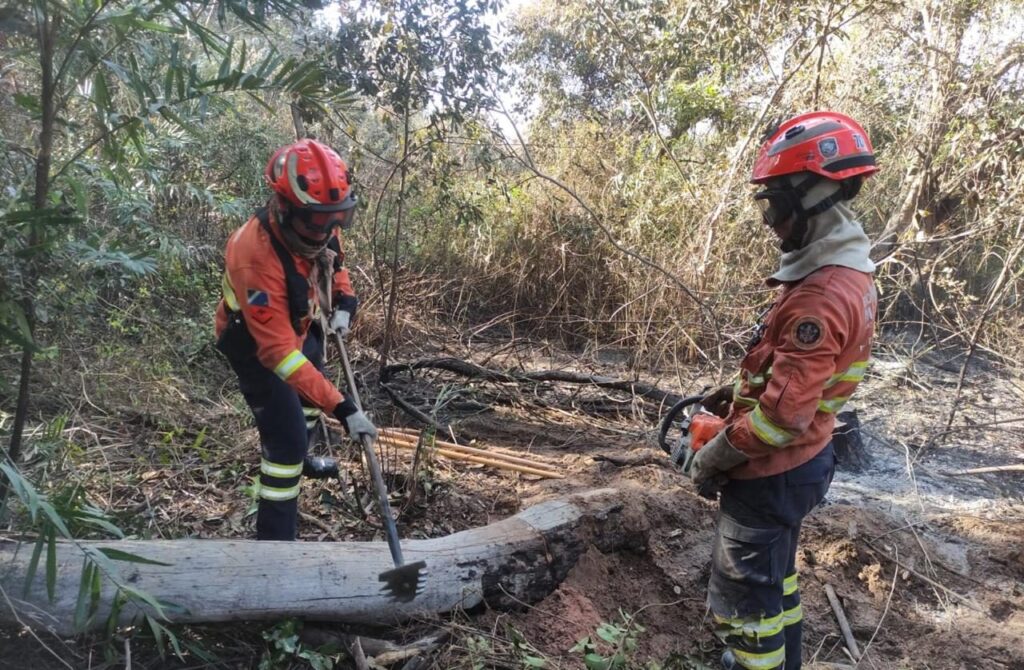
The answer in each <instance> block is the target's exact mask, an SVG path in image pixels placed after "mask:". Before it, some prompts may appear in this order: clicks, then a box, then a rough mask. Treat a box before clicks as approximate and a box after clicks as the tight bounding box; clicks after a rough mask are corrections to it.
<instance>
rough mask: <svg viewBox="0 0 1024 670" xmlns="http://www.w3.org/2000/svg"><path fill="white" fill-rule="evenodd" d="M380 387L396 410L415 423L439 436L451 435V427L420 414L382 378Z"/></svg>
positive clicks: (422, 413)
mask: <svg viewBox="0 0 1024 670" xmlns="http://www.w3.org/2000/svg"><path fill="white" fill-rule="evenodd" d="M388 367H394V366H388ZM380 387H381V388H382V389H384V392H385V393H387V394H388V397H389V398H391V402H393V403H395V406H396V407H398V409H400V410H402V411H403V412H405V413H406V414H408V415H409V416H411V417H412V418H414V419H416V420H417V421H419V422H420V423H422V424H423V425H424V426H431V427H433V428H434V429H435V430H437V432H439V433H441V434H444V435H452V434H453V433H452V429H451V426H448V425H446V424H440V423H438V422H437V421H435V420H434V419H433V417H431V416H429V415H428V414H426V413H425V412H422V411H420V410H419V409H417V408H416V407H415V406H414V405H413V404H412V403H410V402H409V401H408V400H406V399H405V398H403V397H402V396H400V395H398V392H397V391H395V390H394V389H393V388H391V387H390V386H388V385H387V384H385V383H384V381H383V378H382V380H381V382H380Z"/></svg>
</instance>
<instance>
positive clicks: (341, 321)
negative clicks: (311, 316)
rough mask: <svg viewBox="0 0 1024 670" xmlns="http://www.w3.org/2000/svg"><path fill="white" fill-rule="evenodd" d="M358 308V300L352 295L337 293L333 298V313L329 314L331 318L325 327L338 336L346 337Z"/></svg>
mask: <svg viewBox="0 0 1024 670" xmlns="http://www.w3.org/2000/svg"><path fill="white" fill-rule="evenodd" d="M358 306H359V300H358V299H356V297H355V296H354V295H345V294H343V293H339V294H338V295H336V296H335V298H334V311H333V312H331V318H330V319H328V320H327V325H328V326H330V328H331V330H333V331H334V332H336V333H337V334H338V335H341V336H342V337H348V332H349V330H351V328H352V322H353V321H355V318H356V308H357V307H358Z"/></svg>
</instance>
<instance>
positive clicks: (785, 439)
mask: <svg viewBox="0 0 1024 670" xmlns="http://www.w3.org/2000/svg"><path fill="white" fill-rule="evenodd" d="M750 426H751V428H753V430H754V435H757V437H758V439H759V440H761V441H762V442H764V443H765V444H768V445H771V446H773V447H784V446H786V445H787V444H789V443H790V442H792V441H793V437H794V436H793V435H792V434H791V433H788V432H786V431H785V430H783V429H782V428H780V427H779V426H776V425H775V424H774V423H772V422H771V421H770V420H769V419H768V417H766V416H765V415H764V412H762V411H761V406H760V405H758V406H757V407H755V408H754V411H753V412H751V413H750Z"/></svg>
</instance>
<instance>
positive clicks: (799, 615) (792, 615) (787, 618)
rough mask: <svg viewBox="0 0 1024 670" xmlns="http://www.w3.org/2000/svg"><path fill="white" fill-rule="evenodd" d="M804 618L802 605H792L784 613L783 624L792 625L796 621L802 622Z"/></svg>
mask: <svg viewBox="0 0 1024 670" xmlns="http://www.w3.org/2000/svg"><path fill="white" fill-rule="evenodd" d="M803 618H804V608H803V606H802V605H800V604H797V606H796V607H792V608H790V609H788V610H785V611H783V613H782V625H783V626H792V625H793V624H795V623H800V622H801V621H802V620H803Z"/></svg>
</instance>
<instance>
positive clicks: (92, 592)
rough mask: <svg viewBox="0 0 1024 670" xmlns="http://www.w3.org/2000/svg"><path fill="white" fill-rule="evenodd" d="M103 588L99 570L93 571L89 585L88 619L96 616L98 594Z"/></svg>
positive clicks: (98, 601) (98, 604)
mask: <svg viewBox="0 0 1024 670" xmlns="http://www.w3.org/2000/svg"><path fill="white" fill-rule="evenodd" d="M102 586H103V576H102V575H101V574H100V571H99V570H96V569H93V571H92V582H91V583H90V584H89V619H92V618H93V616H95V614H96V610H97V609H99V606H100V592H101V590H102Z"/></svg>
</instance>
